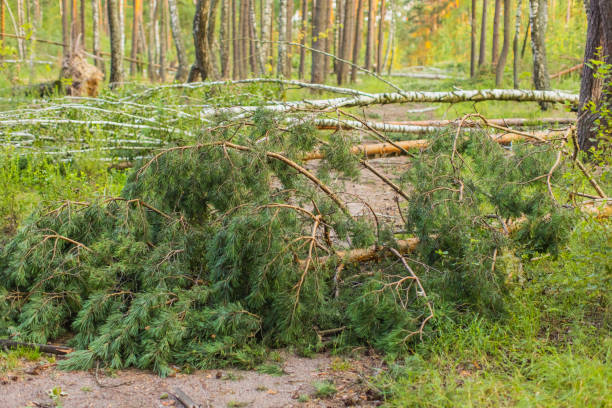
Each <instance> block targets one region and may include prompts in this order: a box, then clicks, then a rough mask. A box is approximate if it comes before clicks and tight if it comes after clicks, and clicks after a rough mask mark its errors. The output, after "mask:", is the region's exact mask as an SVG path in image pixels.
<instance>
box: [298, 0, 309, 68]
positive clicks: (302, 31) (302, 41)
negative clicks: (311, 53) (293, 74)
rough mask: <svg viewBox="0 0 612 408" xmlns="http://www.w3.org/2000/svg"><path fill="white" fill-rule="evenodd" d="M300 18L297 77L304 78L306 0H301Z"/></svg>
mask: <svg viewBox="0 0 612 408" xmlns="http://www.w3.org/2000/svg"><path fill="white" fill-rule="evenodd" d="M300 5H301V9H300V14H301V16H300V17H301V19H300V44H301V45H302V47H300V67H299V68H298V78H299V79H300V80H302V79H304V67H305V64H306V48H304V46H305V45H306V22H307V21H308V0H301V4H300Z"/></svg>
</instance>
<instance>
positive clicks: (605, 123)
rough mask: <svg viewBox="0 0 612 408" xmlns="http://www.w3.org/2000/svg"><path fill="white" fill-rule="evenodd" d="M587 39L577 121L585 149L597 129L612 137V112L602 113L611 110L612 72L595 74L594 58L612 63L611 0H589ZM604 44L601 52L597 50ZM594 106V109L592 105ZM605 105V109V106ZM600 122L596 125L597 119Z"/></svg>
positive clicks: (592, 145)
mask: <svg viewBox="0 0 612 408" xmlns="http://www.w3.org/2000/svg"><path fill="white" fill-rule="evenodd" d="M587 19H588V28H587V39H586V46H585V52H584V62H585V63H584V67H583V73H582V82H581V84H580V103H579V109H578V124H577V126H576V130H577V136H578V144H579V146H580V148H581V149H582V150H589V149H590V148H591V147H595V146H597V142H598V140H597V133H598V131H599V132H603V134H604V135H606V136H607V137H612V129H611V128H612V124H611V123H609V119H610V118H609V116H608V117H606V115H604V116H603V117H602V115H601V114H600V111H602V110H606V109H607V110H608V111H609V110H610V108H611V105H612V81H611V78H610V76H611V75H610V74H608V75H607V77H605V78H595V72H594V70H593V68H591V66H589V65H592V64H590V61H591V60H602V59H603V60H604V62H605V63H607V64H612V2H611V1H610V0H589V4H588V7H587ZM598 47H601V54H600V55H598V54H597V50H598ZM589 106H591V107H594V108H595V109H594V110H591V109H589ZM602 108H603V109H602ZM598 120H599V122H600V125H599V128H598V127H597V121H598Z"/></svg>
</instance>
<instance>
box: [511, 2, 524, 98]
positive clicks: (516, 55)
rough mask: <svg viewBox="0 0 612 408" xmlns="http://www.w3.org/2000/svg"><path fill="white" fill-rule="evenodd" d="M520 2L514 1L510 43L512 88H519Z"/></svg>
mask: <svg viewBox="0 0 612 408" xmlns="http://www.w3.org/2000/svg"><path fill="white" fill-rule="evenodd" d="M521 3H522V0H518V1H517V2H516V20H515V23H514V40H513V43H512V59H513V61H512V79H513V82H514V88H515V89H519V88H520V86H519V78H518V65H519V62H520V56H519V35H520V34H521Z"/></svg>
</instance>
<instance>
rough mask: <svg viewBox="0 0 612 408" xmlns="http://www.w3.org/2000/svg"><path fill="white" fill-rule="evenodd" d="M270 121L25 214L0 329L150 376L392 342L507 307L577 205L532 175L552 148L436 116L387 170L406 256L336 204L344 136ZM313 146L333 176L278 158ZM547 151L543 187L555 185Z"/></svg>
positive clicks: (3, 262) (8, 265) (201, 137)
mask: <svg viewBox="0 0 612 408" xmlns="http://www.w3.org/2000/svg"><path fill="white" fill-rule="evenodd" d="M219 120H223V118H219ZM280 120H281V118H277V117H275V116H272V115H270V114H267V113H264V112H262V111H260V112H257V113H256V114H255V115H254V116H253V118H252V121H253V125H252V126H249V127H244V126H243V125H241V124H240V123H238V124H229V125H228V124H225V125H221V124H220V125H219V126H218V127H216V128H214V127H213V129H214V130H212V131H210V130H209V131H205V132H200V133H199V134H198V136H197V143H194V144H191V145H188V146H184V145H183V146H175V147H174V148H171V149H170V150H168V151H165V152H162V153H161V154H160V155H158V156H156V157H155V158H154V159H152V160H150V161H148V162H145V163H143V164H142V165H141V166H136V168H135V169H134V170H133V171H132V172H131V174H130V176H129V177H128V179H127V182H126V185H125V187H124V188H123V190H122V192H121V194H120V195H119V196H117V197H106V198H102V197H100V198H99V199H95V198H94V199H91V200H90V201H89V202H86V203H78V202H72V201H66V202H64V203H62V204H61V205H60V204H57V205H56V206H55V207H54V208H45V209H41V210H40V211H38V212H37V213H35V214H33V215H32V216H31V217H29V218H28V220H27V221H25V222H24V224H23V226H22V227H21V228H20V230H19V231H18V233H17V234H16V236H15V237H14V238H13V239H11V240H10V241H8V242H7V243H6V245H5V246H4V247H3V248H2V252H1V253H0V277H1V279H2V282H3V286H2V288H1V292H0V311H1V313H0V316H2V320H1V321H0V333H1V334H2V335H5V336H7V335H8V336H11V337H14V338H16V339H20V340H24V341H33V342H38V343H44V342H47V341H49V340H52V339H56V338H58V337H64V336H68V337H70V338H71V340H70V344H71V345H72V346H74V347H76V348H77V349H78V350H79V351H77V352H75V353H73V354H71V356H70V358H69V359H67V360H65V361H62V362H61V364H60V365H61V366H62V367H64V368H70V369H85V368H89V367H92V366H93V365H94V364H95V362H96V361H102V362H103V363H104V364H105V365H107V366H108V367H110V368H112V369H117V368H123V367H128V366H136V367H140V368H147V369H152V370H154V371H156V372H157V373H159V374H161V375H167V374H169V373H171V372H172V369H171V368H170V365H171V364H177V365H179V366H182V367H183V368H184V369H185V370H191V369H193V368H207V367H218V366H225V365H232V366H241V367H250V368H254V367H257V366H259V365H260V364H261V363H262V362H263V361H264V360H265V356H266V348H268V347H272V348H275V347H291V348H293V349H295V350H297V351H298V352H301V353H304V354H309V353H311V352H313V351H320V350H324V349H326V348H333V349H336V350H343V349H348V348H351V347H354V346H359V345H367V346H369V347H374V348H376V349H378V350H380V351H384V352H386V353H388V354H389V355H396V356H403V355H406V354H407V353H411V352H413V351H414V349H415V347H417V346H418V345H419V344H420V342H421V336H424V338H425V339H429V338H432V337H436V336H437V333H443V332H444V325H443V323H444V322H445V321H446V320H447V319H448V320H449V321H450V322H461V321H463V320H462V319H464V318H465V316H471V315H472V314H474V313H476V314H479V315H481V316H483V317H482V318H483V319H485V320H483V321H487V322H489V321H490V322H498V321H500V319H503V318H506V316H507V315H508V314H509V313H510V310H511V309H510V308H509V296H510V294H511V290H512V285H511V284H510V282H508V279H507V276H508V271H509V270H511V269H512V268H514V267H516V264H517V263H518V262H519V261H518V260H520V259H527V260H528V259H532V258H533V257H537V256H542V255H543V254H548V255H547V256H550V257H551V259H557V257H558V256H559V254H560V253H561V249H562V248H563V245H564V242H565V241H566V237H567V236H568V234H569V232H570V231H571V230H572V228H573V227H572V226H573V225H574V222H575V219H576V218H577V215H576V213H575V211H574V210H572V209H571V208H565V207H562V206H559V205H557V204H555V203H554V202H553V201H552V200H551V199H550V196H549V194H548V191H547V188H546V184H545V183H544V182H543V181H542V179H541V177H540V178H538V177H539V176H541V175H542V174H546V173H547V172H548V171H549V169H550V168H551V166H552V163H553V162H554V159H555V153H554V151H551V150H550V149H549V148H548V147H547V146H537V145H536V146H532V145H515V146H514V147H513V149H512V151H509V150H507V149H506V148H504V147H500V146H499V145H498V144H496V143H493V142H492V141H490V139H489V138H488V137H485V136H484V135H483V134H481V133H478V132H473V133H472V136H471V137H470V138H459V139H458V140H456V141H455V140H454V137H453V136H454V132H441V133H440V134H439V135H438V136H437V137H436V138H435V139H434V141H433V143H432V145H431V147H430V148H428V149H427V150H425V151H423V152H420V153H418V154H416V155H415V156H414V157H413V158H410V163H411V166H410V169H409V170H408V171H407V172H406V173H405V174H404V175H403V176H402V178H401V179H400V180H398V181H397V182H398V183H400V184H401V185H403V186H405V187H407V186H410V190H409V191H410V192H409V196H408V198H409V200H408V203H407V205H406V206H405V207H403V208H404V210H403V212H404V217H405V219H406V225H405V231H404V232H403V233H402V235H403V236H416V237H419V238H420V240H421V244H420V245H419V246H418V247H417V249H416V251H415V252H414V253H413V254H411V255H408V257H407V258H406V259H405V261H406V262H407V265H408V266H409V267H408V268H407V267H406V266H405V265H404V264H402V262H400V261H401V259H398V258H397V257H396V256H394V255H393V254H392V253H391V252H389V251H387V252H385V251H384V250H383V247H397V245H398V243H397V242H396V237H395V235H394V233H393V231H392V228H391V225H386V224H385V223H384V222H381V221H380V220H378V221H377V219H376V218H374V217H365V218H364V217H357V218H353V217H350V216H348V215H347V214H346V212H345V211H344V210H343V208H342V207H343V205H344V204H343V201H342V199H340V198H338V197H342V196H336V195H335V194H333V191H340V189H341V188H342V186H341V185H339V184H338V181H334V180H337V178H336V177H334V176H333V174H338V173H340V174H344V175H346V176H348V177H358V174H359V163H358V158H357V157H355V156H354V155H352V154H351V153H350V151H349V149H350V146H351V143H350V140H349V139H348V138H349V137H350V135H349V134H347V133H338V134H336V135H333V136H332V137H330V138H329V140H328V141H327V142H326V144H325V145H321V140H320V139H319V138H318V137H317V132H316V131H315V129H314V128H313V127H312V126H311V125H310V123H309V121H308V120H304V121H303V122H302V123H301V124H299V125H296V126H293V127H291V128H289V129H287V128H285V127H283V126H280V125H279V123H280V122H279V121H280ZM264 136H265V139H262V138H263V137H264ZM228 141H231V142H228ZM256 141H259V142H256ZM171 146H172V145H171ZM315 148H320V149H322V150H323V151H325V152H327V154H328V156H329V157H328V159H327V160H326V161H325V164H324V165H322V166H320V168H319V170H318V171H317V172H316V173H317V176H318V177H319V178H320V180H323V182H324V183H328V185H329V189H328V187H324V186H323V185H322V184H319V183H320V182H318V181H317V182H316V183H314V182H312V176H309V177H311V179H310V180H309V179H308V178H307V177H304V175H303V174H300V173H299V172H297V171H296V170H295V169H296V166H295V165H294V164H292V162H288V161H287V160H292V161H293V162H294V163H299V162H300V158H301V156H302V154H303V152H305V151H310V150H312V149H315ZM267 152H283V154H284V156H282V157H284V158H283V159H282V160H279V156H274V155H271V154H270V153H267ZM561 167H562V168H560V169H559V170H558V172H557V173H555V174H553V175H552V177H551V181H552V182H553V183H554V184H555V185H557V183H558V184H567V182H566V181H565V178H564V177H562V175H563V174H564V172H567V171H569V170H570V169H569V168H568V167H565V166H561ZM555 188H557V187H555ZM324 190H327V191H328V192H327V193H325V192H324ZM364 198H366V200H367V197H364ZM512 219H520V222H518V223H516V225H515V224H512V228H511V229H512V233H511V234H506V233H504V228H507V226H506V224H509V223H511V220H512ZM313 231H314V235H313ZM313 237H314V239H313ZM374 243H376V244H377V245H379V247H380V250H381V254H384V256H382V257H381V258H380V260H379V261H378V262H374V263H370V264H365V265H359V264H351V263H346V265H345V267H344V268H343V269H338V267H337V265H338V264H339V263H340V262H341V260H339V259H337V258H336V256H334V255H333V253H334V252H335V251H337V250H339V249H346V248H349V249H351V248H364V247H367V246H368V245H372V244H374ZM330 254H331V256H330ZM324 256H327V258H324ZM412 273H414V274H416V276H418V277H419V278H420V281H419V282H420V283H422V287H421V286H419V285H418V284H417V281H416V279H415V278H414V276H413V275H412ZM432 310H436V312H435V313H434V318H433V319H427V320H429V322H428V321H427V320H426V318H427V316H428V315H429V314H430V313H431V311H432ZM444 310H448V312H447V313H446V314H445V313H444V312H443V311H444ZM445 316H446V317H445ZM457 324H458V323H457ZM421 329H422V330H421ZM325 331H329V332H330V333H332V335H331V336H323V335H320V334H319V333H324V332H325ZM425 343H428V341H427V340H426V341H425Z"/></svg>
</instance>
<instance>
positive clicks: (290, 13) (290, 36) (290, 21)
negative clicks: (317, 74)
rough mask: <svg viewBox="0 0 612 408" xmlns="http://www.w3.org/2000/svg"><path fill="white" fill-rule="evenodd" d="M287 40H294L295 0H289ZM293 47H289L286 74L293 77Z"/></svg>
mask: <svg viewBox="0 0 612 408" xmlns="http://www.w3.org/2000/svg"><path fill="white" fill-rule="evenodd" d="M285 30H286V31H285V41H288V42H292V40H293V0H287V26H286V29H285ZM292 57H293V47H291V46H288V47H287V60H286V61H285V65H286V66H285V76H286V77H287V78H289V79H291V70H292V68H293V64H292V60H293V58H292Z"/></svg>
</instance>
